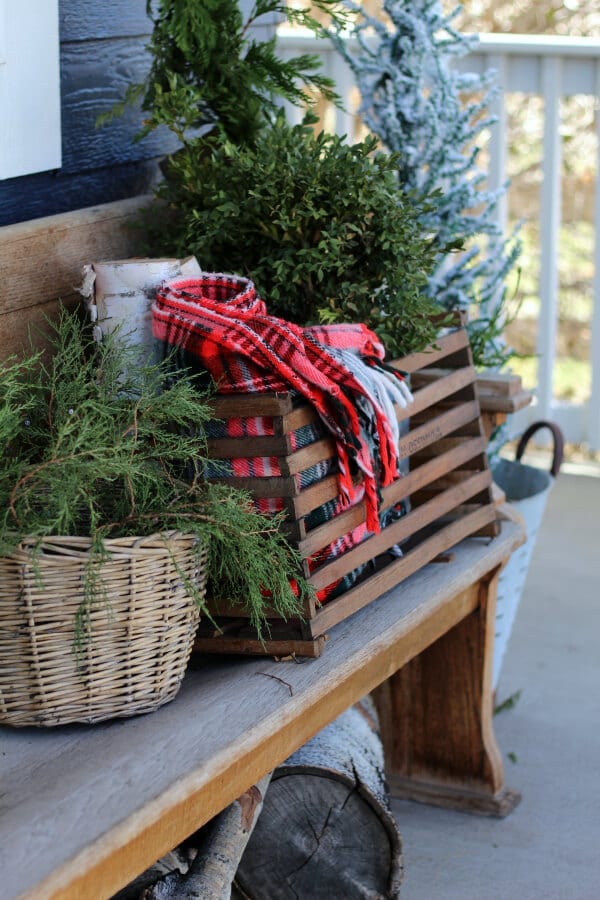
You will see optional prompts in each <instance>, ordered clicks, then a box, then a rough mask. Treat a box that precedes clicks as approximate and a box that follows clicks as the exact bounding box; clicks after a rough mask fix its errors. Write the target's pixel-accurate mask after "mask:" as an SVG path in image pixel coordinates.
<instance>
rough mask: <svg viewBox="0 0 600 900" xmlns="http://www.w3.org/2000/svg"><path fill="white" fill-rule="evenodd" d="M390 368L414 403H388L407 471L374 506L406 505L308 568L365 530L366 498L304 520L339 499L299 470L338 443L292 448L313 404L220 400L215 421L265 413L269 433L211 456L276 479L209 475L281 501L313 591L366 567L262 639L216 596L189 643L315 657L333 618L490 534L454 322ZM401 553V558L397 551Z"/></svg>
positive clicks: (219, 444) (334, 485)
mask: <svg viewBox="0 0 600 900" xmlns="http://www.w3.org/2000/svg"><path fill="white" fill-rule="evenodd" d="M392 365H393V366H394V367H395V368H397V369H399V370H401V371H403V372H406V373H409V375H410V378H411V385H412V390H413V395H414V402H413V403H412V404H410V405H409V406H408V408H407V409H397V410H396V414H397V418H398V421H399V422H401V423H404V429H405V433H404V434H403V436H402V437H401V439H400V442H399V455H400V458H401V459H403V460H405V461H406V462H407V464H408V471H407V472H406V474H403V476H402V477H401V478H398V479H397V480H396V481H394V482H393V484H391V485H389V486H388V487H386V488H384V489H383V491H382V501H381V510H382V511H384V510H389V509H391V508H392V507H394V506H395V505H396V504H398V503H400V502H401V501H408V503H409V508H408V512H406V513H405V514H404V515H403V516H401V517H400V518H396V519H395V520H394V521H391V522H390V523H389V524H388V525H386V527H384V528H383V529H382V530H381V531H380V532H379V533H378V534H376V535H370V536H367V537H366V538H365V539H364V540H363V541H362V542H361V543H359V544H357V545H356V546H354V547H352V549H349V550H347V551H346V552H344V553H342V554H341V555H339V556H337V557H336V558H334V559H331V560H328V561H327V562H324V563H322V564H320V565H318V566H316V565H315V564H314V563H313V564H312V566H311V569H312V571H310V570H309V567H308V562H307V561H308V560H309V559H310V558H312V557H314V556H315V554H317V553H319V551H321V550H322V549H323V548H325V547H327V546H329V544H330V543H332V542H333V541H335V540H337V539H339V538H341V537H343V536H344V535H346V534H347V533H348V532H350V531H352V530H353V529H355V528H356V527H358V526H360V525H362V524H363V523H364V518H365V504H364V501H363V502H359V503H357V504H356V505H355V506H353V507H351V508H348V509H346V510H344V511H343V512H341V513H340V514H339V515H337V516H336V517H335V518H333V519H331V520H329V521H327V522H325V523H324V524H321V525H318V526H316V527H314V528H312V529H309V528H307V525H306V517H307V516H308V515H309V514H310V513H311V512H312V511H314V510H315V509H317V508H318V507H319V506H321V505H322V504H324V503H327V502H329V501H331V500H334V499H335V498H336V497H337V496H338V493H339V487H338V479H337V475H336V474H330V475H327V476H325V477H324V478H323V479H322V480H320V481H318V482H316V483H315V484H313V485H311V486H310V487H305V488H301V487H300V484H299V479H298V477H297V476H298V475H299V474H300V473H301V472H302V471H303V470H305V469H307V468H308V467H310V466H312V465H314V464H315V463H318V462H321V461H323V460H326V459H331V458H333V457H334V456H335V444H334V441H333V440H332V438H330V437H329V436H327V435H323V436H321V437H320V438H318V439H317V440H315V441H314V442H313V443H311V444H309V445H308V446H307V447H304V448H302V449H300V450H296V451H292V450H291V447H292V441H291V437H290V435H291V432H292V431H293V430H294V429H297V428H301V427H302V426H304V425H307V424H312V423H314V422H318V421H319V417H318V415H317V414H316V412H315V410H314V409H313V408H312V407H310V406H309V405H306V404H304V405H301V406H294V404H293V398H292V397H291V395H290V394H285V393H283V394H278V395H275V394H268V395H261V396H259V397H256V396H255V395H251V396H250V397H248V395H237V396H227V397H219V398H217V401H216V403H215V415H216V416H217V415H218V416H219V417H221V418H228V417H236V418H237V417H241V418H245V417H251V416H268V417H271V418H272V426H273V428H272V430H273V435H272V436H265V437H257V438H248V437H245V438H220V439H216V440H212V441H211V443H210V445H209V451H210V455H211V456H213V457H214V458H215V459H219V458H221V459H235V458H239V459H247V458H252V457H257V456H265V457H276V458H277V460H278V463H279V469H280V472H281V474H280V475H277V476H270V477H263V478H258V477H248V478H219V479H215V480H220V481H225V482H227V483H230V484H235V485H236V486H239V487H244V488H245V489H246V490H249V491H250V493H251V494H252V495H253V496H254V497H255V498H256V499H259V498H266V497H279V498H282V499H283V504H284V509H285V511H286V516H287V530H288V534H290V535H292V537H293V542H294V544H295V546H296V547H297V548H298V550H299V552H300V554H301V557H302V559H303V560H304V563H303V566H304V571H305V574H307V575H309V580H310V581H311V583H312V585H313V586H314V588H315V590H317V591H319V590H322V589H326V588H327V587H328V586H329V585H331V584H332V583H336V582H337V581H338V580H339V579H342V578H344V577H345V576H347V575H349V574H350V573H352V572H354V570H356V569H357V568H359V567H363V569H364V571H363V572H362V574H361V575H360V576H359V577H358V580H357V581H356V583H355V584H354V585H353V586H352V587H350V588H349V589H348V590H346V591H345V593H343V594H341V595H340V596H337V597H335V598H334V599H330V600H328V601H326V602H325V603H323V605H319V604H315V603H314V602H311V603H307V604H306V606H305V609H304V616H303V618H302V619H296V620H290V621H286V622H284V621H283V620H281V619H278V618H277V617H276V616H275V615H274V614H273V616H272V617H270V619H269V621H270V629H271V631H270V634H269V635H268V636H265V639H264V640H263V641H260V640H258V638H257V635H256V634H255V633H254V632H252V630H251V628H250V627H249V624H248V620H247V617H246V616H245V615H244V613H243V610H241V609H240V608H239V607H237V608H236V607H233V606H231V605H228V604H227V603H226V602H224V601H220V603H219V604H217V603H216V602H214V601H212V606H211V612H212V615H213V617H214V621H215V623H216V627H215V625H214V624H212V623H210V622H209V621H208V620H205V621H204V622H203V623H202V624H201V626H200V631H199V633H198V638H197V640H196V645H195V649H196V650H198V651H202V652H213V653H247V654H254V653H258V654H269V655H274V656H289V655H295V656H319V655H320V653H321V652H322V651H323V647H324V646H325V642H326V637H327V630H328V629H330V628H332V627H333V625H335V624H337V623H338V622H340V621H342V620H344V619H345V618H347V617H348V616H350V615H352V613H354V612H356V611H357V610H359V609H361V608H362V607H363V606H365V605H366V604H368V603H371V602H372V601H373V600H374V599H376V598H377V597H379V596H380V595H381V594H383V593H385V592H386V591H387V590H389V589H390V588H392V587H394V586H395V585H396V584H398V583H400V582H401V581H403V580H404V579H405V578H407V577H408V576H409V575H411V574H413V573H414V572H416V571H417V570H418V569H420V568H421V567H422V566H424V565H426V564H427V563H430V562H432V561H433V560H435V559H436V558H437V557H440V556H443V554H446V553H447V552H448V551H449V550H450V549H451V548H452V547H453V546H454V545H455V544H456V543H458V542H459V541H461V540H462V539H463V538H465V537H468V536H471V535H481V536H487V537H493V536H494V535H496V534H497V533H498V524H497V511H496V507H495V504H494V502H493V496H492V478H491V473H490V471H489V468H488V464H487V457H486V446H487V443H486V439H485V435H484V432H483V427H482V422H481V414H480V405H479V400H478V393H477V384H476V380H477V376H476V372H475V369H474V368H473V361H472V355H471V349H470V346H469V340H468V336H467V333H466V330H465V329H464V327H457V328H455V329H452V330H450V331H448V332H447V333H445V334H443V335H442V336H440V338H439V339H438V340H437V342H436V346H435V347H434V348H432V349H431V350H429V351H424V352H422V353H417V354H413V355H411V356H408V357H404V358H402V359H399V360H395V361H394V362H393V363H392ZM249 400H251V403H249ZM398 548H400V550H401V554H402V555H397V553H398ZM394 554H396V555H394ZM450 564H451V563H450Z"/></svg>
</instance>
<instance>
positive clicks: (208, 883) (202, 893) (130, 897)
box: [113, 772, 271, 900]
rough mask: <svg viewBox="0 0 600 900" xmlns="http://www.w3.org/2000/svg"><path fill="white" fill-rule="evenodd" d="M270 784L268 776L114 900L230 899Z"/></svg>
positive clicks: (269, 775) (269, 776)
mask: <svg viewBox="0 0 600 900" xmlns="http://www.w3.org/2000/svg"><path fill="white" fill-rule="evenodd" d="M270 780H271V773H270V772H269V773H268V774H267V775H265V776H264V778H262V779H261V780H260V781H259V782H258V783H257V784H255V785H253V786H252V787H251V788H249V789H248V790H247V791H246V792H245V793H243V794H242V796H241V797H238V799H237V800H234V802H233V803H231V804H230V805H229V806H228V807H226V809H224V810H223V811H222V812H221V813H219V815H217V816H215V817H214V819H211V821H210V822H208V824H207V825H205V826H204V828H202V829H201V830H200V831H199V832H197V834H195V835H193V836H192V837H191V838H190V839H189V841H188V842H186V843H187V844H189V848H188V850H187V851H186V850H185V849H184V848H183V846H182V847H179V848H176V849H175V850H174V851H173V852H172V853H169V854H167V856H165V857H163V858H162V859H160V860H159V861H158V862H157V863H156V864H155V865H154V866H152V867H151V868H150V869H147V870H146V872H144V873H142V875H140V876H139V877H138V878H136V879H135V881H133V882H131V883H130V884H129V885H128V886H127V887H126V888H124V889H123V890H122V891H120V892H119V893H118V894H116V895H115V897H113V900H229V898H230V897H231V889H232V883H233V879H234V876H235V873H236V870H237V868H238V865H239V862H240V859H241V858H242V854H243V852H244V850H245V848H246V844H247V843H248V841H249V839H250V835H251V834H252V830H253V828H254V826H255V824H256V820H257V819H258V816H259V815H260V812H261V809H262V807H263V801H264V796H265V792H266V790H267V787H268V785H269V782H270ZM192 847H193V848H194V849H193V850H191V848H192ZM187 852H191V854H192V859H191V862H189V861H188V860H186V853H187Z"/></svg>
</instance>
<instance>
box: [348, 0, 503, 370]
mask: <svg viewBox="0 0 600 900" xmlns="http://www.w3.org/2000/svg"><path fill="white" fill-rule="evenodd" d="M348 6H350V8H351V9H353V10H354V11H355V13H356V14H357V18H356V22H355V25H354V31H353V33H352V34H351V36H350V37H351V40H350V41H348V40H346V39H345V38H346V37H347V35H343V34H342V33H341V32H337V33H336V34H333V35H332V40H333V42H334V44H335V46H336V47H337V48H338V50H339V51H340V52H341V53H342V54H343V56H344V58H345V59H346V61H347V63H348V64H349V66H350V68H351V69H352V71H353V73H354V75H355V78H356V82H357V86H358V88H359V91H360V94H361V105H360V107H359V115H360V116H361V118H362V120H363V122H364V123H365V125H366V126H367V127H368V128H369V129H370V130H371V131H372V132H373V133H374V134H376V135H377V136H378V137H379V138H380V140H381V141H382V143H383V144H384V146H385V147H386V148H387V149H388V150H392V151H398V152H400V153H401V154H402V162H401V167H400V170H399V176H400V181H401V183H402V185H403V187H404V188H405V189H406V190H407V191H415V192H416V193H417V194H418V195H419V196H422V195H426V196H429V197H430V199H431V201H432V202H431V204H430V210H429V212H427V213H426V214H425V215H424V216H423V220H422V223H423V228H424V230H425V231H426V232H428V233H430V234H432V235H434V239H435V241H436V243H437V245H438V246H439V248H440V252H439V258H438V262H437V265H436V267H435V269H434V271H433V274H432V275H431V277H430V279H429V286H428V290H429V292H430V294H431V296H432V297H433V298H435V299H436V300H437V301H438V302H439V303H440V304H442V305H443V306H444V307H446V308H448V309H456V308H460V309H469V310H470V311H471V317H472V319H473V322H472V325H471V339H472V344H473V349H474V353H475V356H476V358H477V361H478V362H479V364H481V365H484V366H491V367H493V366H496V365H499V364H501V363H502V362H503V361H504V360H505V359H506V357H507V356H508V355H509V351H507V349H506V347H505V346H504V343H503V341H502V336H501V335H502V327H503V315H504V313H503V304H504V300H505V297H506V286H505V285H506V277H507V275H508V273H509V271H510V270H511V269H512V268H513V267H514V265H515V263H516V261H517V258H518V256H519V253H520V242H519V240H518V239H517V237H516V235H515V234H513V235H511V236H510V237H509V238H506V237H505V236H504V235H503V233H502V229H501V227H500V226H499V224H498V222H497V218H496V215H495V210H496V207H497V205H498V202H499V200H500V199H501V197H502V195H503V194H504V193H505V191H506V189H507V186H506V185H505V186H503V187H501V188H500V189H499V190H490V189H489V187H488V186H487V184H486V183H487V181H488V176H487V173H486V172H485V171H483V169H482V168H481V165H480V161H479V155H480V148H479V146H478V140H479V141H480V140H481V137H482V133H483V132H484V130H485V129H487V128H489V126H490V125H491V124H493V122H494V119H493V117H492V116H491V115H490V113H489V105H490V101H491V99H492V97H493V94H494V88H493V82H494V73H492V72H489V73H486V74H485V75H484V76H479V75H474V74H465V73H461V72H460V71H459V70H458V68H457V67H454V66H453V61H454V60H455V59H456V58H457V57H460V56H463V55H465V54H466V53H468V52H469V50H470V49H471V48H472V46H473V44H474V43H475V42H476V41H477V37H476V36H475V35H469V36H466V35H462V34H460V33H459V32H458V31H457V30H456V29H455V28H454V27H453V24H452V23H453V20H454V18H455V17H456V15H457V14H458V13H459V11H460V9H459V8H457V9H456V10H455V11H454V12H453V13H452V14H451V15H449V16H447V15H445V14H444V13H443V11H442V7H441V3H440V2H439V0H384V2H383V9H382V14H381V17H378V18H375V17H373V16H372V15H369V14H366V13H365V12H364V10H363V8H362V7H360V6H358V5H357V4H355V3H353V2H352V0H349V2H348ZM352 38H353V39H354V40H352ZM473 98H475V99H473ZM460 246H462V247H463V248H464V249H463V250H462V252H449V251H448V247H455V248H457V247H460Z"/></svg>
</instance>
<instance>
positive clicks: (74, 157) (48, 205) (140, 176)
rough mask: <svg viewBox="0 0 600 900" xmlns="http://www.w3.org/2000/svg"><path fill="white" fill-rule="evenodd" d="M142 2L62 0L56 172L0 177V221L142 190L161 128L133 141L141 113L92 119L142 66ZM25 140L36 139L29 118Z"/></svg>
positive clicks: (147, 26) (166, 137) (145, 31)
mask: <svg viewBox="0 0 600 900" xmlns="http://www.w3.org/2000/svg"><path fill="white" fill-rule="evenodd" d="M150 31H151V23H150V20H149V19H148V18H147V16H146V0H110V2H108V3H107V2H100V0H88V2H85V3H83V2H81V0H61V2H60V42H61V43H60V62H61V107H62V147H63V162H62V167H61V168H60V169H59V170H56V171H53V172H41V173H39V174H35V175H27V176H25V177H23V178H11V179H7V180H5V181H0V225H8V224H12V223H14V222H21V221H24V220H26V219H33V218H37V217H39V216H46V215H53V214H55V213H61V212H68V211H69V210H72V209H78V208H80V207H85V206H93V205H95V204H98V203H108V202H110V201H112V200H120V199H123V198H125V197H131V196H134V195H135V194H139V193H143V192H144V191H147V190H148V189H149V188H150V187H151V185H152V183H153V181H154V179H155V178H156V173H157V164H158V160H159V159H160V157H161V156H162V155H164V154H165V153H167V152H169V151H171V150H172V149H173V148H174V146H175V144H174V139H173V138H172V136H171V135H170V134H169V133H168V132H166V131H165V132H163V133H160V134H159V133H158V132H156V133H154V134H153V135H151V136H149V137H148V138H146V139H145V140H143V141H141V142H139V143H135V142H134V136H135V134H136V132H137V130H138V128H139V122H140V115H139V113H137V112H135V111H134V110H129V111H128V112H127V113H126V114H125V115H124V116H123V117H122V118H118V119H115V120H114V121H113V122H111V123H109V124H108V125H105V126H104V127H103V128H100V129H98V128H96V119H97V117H98V115H99V114H100V113H102V112H106V111H107V110H109V109H111V108H112V106H113V104H114V103H115V102H116V101H117V100H119V99H121V98H122V96H123V93H124V91H125V88H126V87H127V85H128V84H130V83H132V82H135V81H140V80H141V79H142V77H143V75H144V73H145V72H146V71H147V67H148V56H147V53H146V51H145V46H146V44H147V41H148V36H149V34H150ZM31 137H32V140H43V139H44V136H43V135H42V134H36V130H35V122H32V123H31Z"/></svg>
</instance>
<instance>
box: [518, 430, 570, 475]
mask: <svg viewBox="0 0 600 900" xmlns="http://www.w3.org/2000/svg"><path fill="white" fill-rule="evenodd" d="M540 428H548V429H549V430H550V432H551V433H552V440H553V444H554V446H553V450H552V465H551V467H550V474H551V475H553V476H554V478H556V476H557V475H558V473H559V471H560V467H561V465H562V461H563V457H564V450H565V440H564V437H563V433H562V431H561V430H560V428H559V427H558V425H557V424H556V422H548V421H546V420H545V419H540V421H539V422H533V423H532V424H531V425H530V426H529V428H526V429H525V431H524V432H523V434H522V435H521V440H520V441H519V443H518V445H517V452H516V453H515V458H516V459H517V461H519V460H520V459H521V457H522V456H523V453H524V452H525V448H526V446H527V444H528V443H529V441H530V439H531V438H532V437H533V435H534V434H535V433H536V431H539V430H540Z"/></svg>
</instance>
